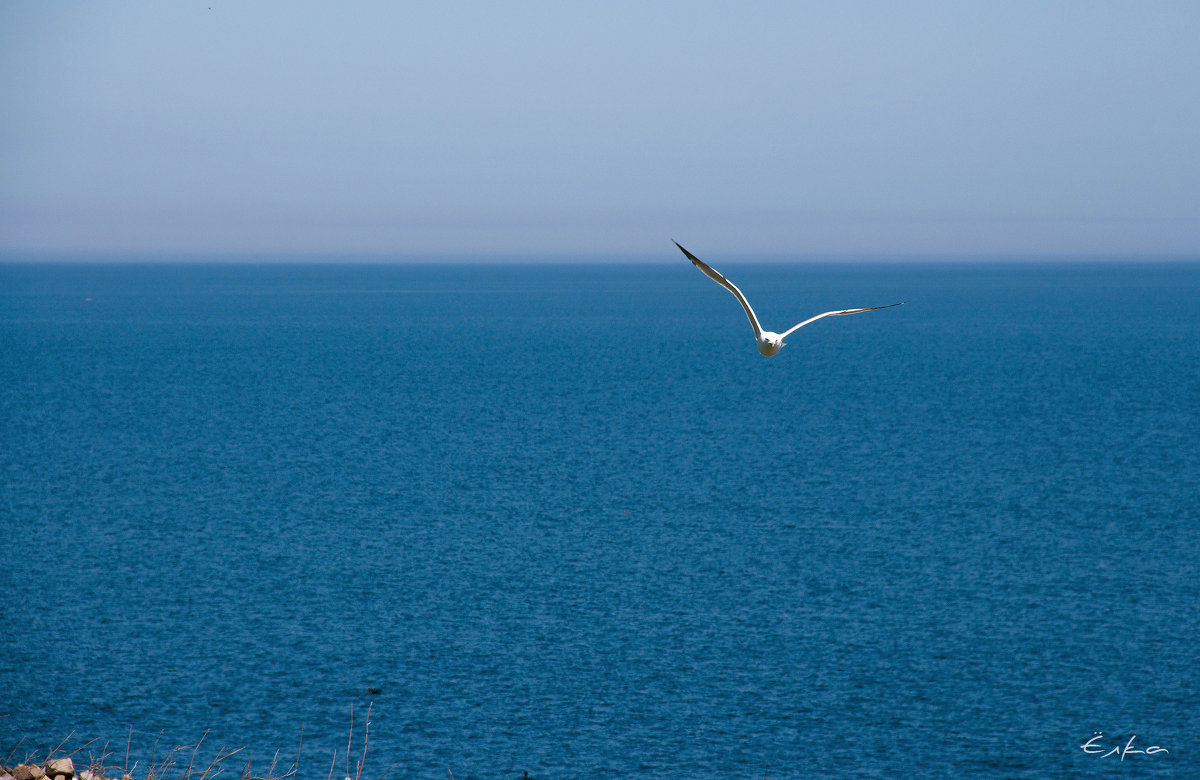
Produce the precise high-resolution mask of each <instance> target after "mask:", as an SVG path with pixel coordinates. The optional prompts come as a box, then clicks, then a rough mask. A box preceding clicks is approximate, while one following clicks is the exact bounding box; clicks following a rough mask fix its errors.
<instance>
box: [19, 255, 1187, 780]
mask: <svg viewBox="0 0 1200 780" xmlns="http://www.w3.org/2000/svg"><path fill="white" fill-rule="evenodd" d="M718 266H719V267H721V270H723V271H725V272H726V273H728V275H729V276H730V277H731V278H733V279H734V280H735V281H736V282H737V283H738V284H739V285H740V286H741V288H742V289H743V290H744V291H745V292H746V293H747V295H748V296H749V297H750V300H751V301H752V303H753V304H754V305H755V308H756V310H757V312H758V314H759V316H760V317H762V319H763V320H764V324H765V325H766V326H767V327H769V328H772V329H775V330H783V329H784V328H786V327H788V326H790V325H791V324H793V323H794V322H796V321H799V320H800V319H804V318H806V317H808V316H811V315H813V314H816V313H818V312H821V311H826V310H828V309H833V308H846V307H853V306H875V305H881V304H889V303H894V302H897V301H904V302H905V305H904V306H901V307H896V308H892V309H886V310H884V311H878V312H869V313H864V314H861V315H855V316H852V317H837V318H828V319H824V320H821V321H819V322H816V323H814V324H812V325H810V326H808V327H806V328H804V329H802V330H800V331H798V332H797V333H795V334H793V335H792V336H791V337H789V339H788V342H789V343H788V346H787V347H786V348H785V349H784V350H783V351H782V352H781V353H780V354H779V355H778V356H777V357H774V358H764V357H762V356H760V355H759V354H758V353H757V351H756V350H755V347H754V342H753V338H752V335H751V331H750V328H749V325H748V324H747V322H746V319H745V317H744V315H743V314H742V311H741V309H740V308H739V307H738V304H737V302H736V301H735V300H734V299H733V297H732V296H730V295H729V294H728V293H727V292H725V291H724V290H722V289H720V288H719V287H718V286H717V285H715V284H713V283H712V282H711V281H710V280H708V279H706V278H704V276H703V275H701V274H700V273H698V272H697V271H696V269H694V268H692V267H691V266H690V265H689V264H688V263H687V262H686V261H684V260H682V259H680V260H679V262H675V263H660V264H644V265H638V264H625V265H603V264H581V265H571V264H561V265H554V264H524V265H523V264H504V265H486V264H481V265H470V264H450V265H432V264H431V265H417V264H410V265H386V264H380V265H369V264H328V265H322V264H261V265H255V264H203V263H191V264H159V265H156V264H121V263H110V264H102V263H101V264H86V263H80V264H52V263H47V264H37V263H27V264H22V263H8V264H4V265H0V539H2V541H0V550H2V551H3V565H0V637H2V638H0V716H3V717H0V761H2V760H3V759H4V758H5V756H6V755H10V754H9V751H10V750H12V751H14V752H15V754H16V756H17V757H18V758H20V757H21V756H22V755H23V754H24V753H25V752H27V751H31V750H33V749H34V748H38V749H40V750H42V751H43V752H44V751H45V750H46V749H48V748H52V747H54V746H55V745H57V744H58V743H60V742H61V741H62V740H64V739H66V738H67V737H68V736H70V741H71V745H72V746H77V745H82V744H84V743H85V742H86V741H87V740H90V739H93V738H95V739H97V742H96V743H93V745H92V746H91V747H88V748H86V749H84V750H83V751H82V752H81V753H79V754H77V755H76V761H77V763H79V762H80V761H81V760H82V761H83V763H86V762H87V761H86V757H87V756H88V754H89V753H93V752H96V751H98V750H99V749H100V748H101V746H102V745H103V744H104V743H106V742H108V743H110V745H109V751H110V752H111V753H114V754H116V755H115V757H114V758H112V759H111V760H110V761H109V763H110V764H117V765H120V764H123V763H124V762H125V753H126V751H127V750H128V751H129V753H130V757H129V759H128V763H129V764H132V763H134V762H135V761H138V762H140V766H141V767H142V768H143V769H144V768H145V767H147V766H148V765H149V764H150V763H153V761H154V760H155V755H157V758H158V759H161V758H162V755H163V753H164V752H165V750H164V748H169V747H174V746H180V745H194V744H195V743H196V742H197V740H199V739H200V738H201V737H204V740H205V741H204V747H203V748H202V750H210V749H211V750H215V749H216V748H217V747H219V746H227V747H230V748H232V747H243V748H244V752H243V753H242V754H240V757H250V756H251V754H252V757H253V762H254V764H253V766H254V770H253V774H266V773H267V770H268V768H269V764H270V761H271V757H272V755H273V754H274V753H275V751H279V758H278V759H277V761H278V763H279V764H280V765H281V766H290V765H292V764H293V762H294V760H295V758H296V754H297V748H299V754H300V758H299V767H298V769H299V772H298V774H299V776H300V777H302V778H305V779H306V780H307V779H308V778H316V780H324V778H326V777H327V775H328V774H329V773H331V771H332V772H333V776H334V777H339V778H340V777H341V776H342V775H343V774H345V767H344V766H343V762H344V759H345V751H346V747H347V741H348V735H349V734H351V730H350V714H351V708H353V712H354V718H355V724H354V730H355V731H354V736H353V739H354V742H353V745H352V749H351V753H352V758H353V760H354V762H357V761H358V760H359V759H360V758H361V756H360V754H359V751H360V750H361V749H362V742H361V740H362V737H363V733H362V726H363V723H364V721H365V720H366V715H367V708H368V706H370V708H371V709H370V721H371V723H370V731H369V737H368V739H369V742H368V753H367V757H366V762H365V769H364V771H363V778H364V780H378V778H380V777H382V776H384V775H386V776H387V777H392V778H399V777H403V778H440V779H444V778H447V777H448V776H449V773H452V774H453V777H454V778H457V780H463V778H519V777H521V776H522V774H523V773H524V772H528V774H529V776H530V777H532V778H539V779H551V778H605V777H610V778H617V777H621V778H626V777H645V778H735V777H736V778H748V779H757V778H763V777H767V778H807V777H845V778H965V777H971V778H1048V779H1051V780H1053V779H1055V778H1077V777H1104V778H1109V777H1155V778H1158V777H1200V660H1198V659H1200V265H1197V264H1194V263H1175V264H1154V263H1134V262H1130V263H1118V262H1106V263H1086V262H1076V263H1008V264H1006V263H977V264H971V263H961V264H936V263H927V264H903V265H896V264H891V265H887V264H799V265H783V264H762V265H755V264H745V265H738V264H733V265H730V264H724V265H722V264H720V263H718ZM22 740H23V741H22ZM1089 740H1090V742H1089ZM1087 745H1090V746H1091V747H1092V748H1094V750H1091V749H1086V746H1087ZM1151 747H1154V748H1158V750H1154V751H1149V752H1137V751H1146V750H1147V749H1148V748H1151ZM1113 748H1120V751H1119V752H1117V753H1114V752H1113ZM334 751H337V754H336V758H334ZM334 760H336V764H337V766H336V768H335V771H334V770H331V769H330V763H331V761H334ZM14 763H15V761H14ZM234 763H235V764H236V762H234ZM240 771H241V770H240V765H237V766H234V767H233V768H231V769H229V770H228V771H227V772H226V774H225V775H224V776H225V777H237V776H240ZM355 773H356V772H355V769H354V767H353V766H352V767H351V771H350V774H351V775H354V774H355Z"/></svg>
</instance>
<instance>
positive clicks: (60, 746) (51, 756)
mask: <svg viewBox="0 0 1200 780" xmlns="http://www.w3.org/2000/svg"><path fill="white" fill-rule="evenodd" d="M73 736H75V732H74V730H72V731H71V733H70V734H67V738H66V739H64V740H63V741H62V742H59V743H58V747H56V748H54V750H51V751H50V752H49V753H47V754H46V760H47V761H49V760H50V759H52V758H54V754H55V753H57V752H58V751H59V750H61V749H62V746H63V745H65V744H67V742H69V741H70V739H71V737H73Z"/></svg>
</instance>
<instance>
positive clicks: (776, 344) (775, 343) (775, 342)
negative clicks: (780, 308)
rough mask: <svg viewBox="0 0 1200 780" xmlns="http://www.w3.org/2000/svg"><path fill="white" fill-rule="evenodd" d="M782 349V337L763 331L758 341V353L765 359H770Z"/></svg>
mask: <svg viewBox="0 0 1200 780" xmlns="http://www.w3.org/2000/svg"><path fill="white" fill-rule="evenodd" d="M781 349H783V337H782V336H780V335H779V334H778V333H771V332H769V331H764V332H763V334H762V336H761V337H760V338H759V339H758V351H759V352H761V353H762V354H763V355H766V356H767V357H771V356H772V355H775V354H777V353H778V352H779V350H781Z"/></svg>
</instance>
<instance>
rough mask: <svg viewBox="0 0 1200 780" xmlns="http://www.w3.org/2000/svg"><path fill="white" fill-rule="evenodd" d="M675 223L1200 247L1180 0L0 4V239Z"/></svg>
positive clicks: (257, 243) (188, 239) (624, 242)
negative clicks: (1105, 0)
mask: <svg viewBox="0 0 1200 780" xmlns="http://www.w3.org/2000/svg"><path fill="white" fill-rule="evenodd" d="M672 237H674V238H677V239H679V240H680V241H681V242H683V243H684V244H685V245H687V246H689V248H692V249H693V250H694V251H696V252H697V253H698V254H700V255H701V256H702V257H703V256H705V255H707V256H710V257H713V256H722V257H723V259H724V258H725V257H733V256H735V255H752V254H755V253H763V252H766V253H776V254H783V255H794V256H800V257H825V256H829V257H833V256H852V255H858V254H864V253H865V254H870V255H875V256H889V255H897V256H909V257H911V256H914V255H918V256H920V255H956V256H967V257H970V256H979V255H996V254H1013V253H1015V254H1026V255H1028V254H1049V255H1062V254H1103V255H1191V256H1200V3H1197V2H1194V0H1188V1H1187V2H1150V1H1139V2H1127V3H1112V2H1096V1H1089V2H1052V1H1051V0H1040V1H1039V2H1013V1H1012V0H1009V1H1007V2H996V3H982V2H945V3H928V2H902V3H901V2H887V3H882V2H881V3H859V2H812V3H807V2H778V3H772V2H746V1H744V0H743V1H740V2H721V3H711V2H653V1H651V2H646V1H645V0H638V1H637V2H613V1H611V0H609V1H607V2H588V3H571V2H561V1H559V2H545V3H534V2H436V3H435V2H427V3H425V2H338V3H334V2H320V3H316V2H303V1H300V0H289V2H286V3H285V2H236V3H229V2H223V1H222V0H203V2H200V3H188V2H162V0H155V1H154V2H133V1H130V2H95V1H93V0H86V1H85V0H73V1H67V0H62V1H61V2H54V1H53V0H29V1H24V0H6V2H4V3H3V4H0V251H4V252H8V253H10V254H11V253H12V252H13V251H17V250H29V249H46V250H98V251H157V250H164V251H179V252H318V253H350V252H385V253H394V254H398V255H417V254H424V253H445V254H454V253H462V252H466V253H493V252H494V253H504V254H514V253H515V254H520V253H554V254H559V253H588V254H621V255H627V256H635V257H655V256H658V255H663V256H664V257H665V256H668V255H669V254H670V253H671V252H674V251H675V250H674V247H673V246H672V245H671V244H670V242H669V239H670V238H672ZM718 253H720V254H719V255H718Z"/></svg>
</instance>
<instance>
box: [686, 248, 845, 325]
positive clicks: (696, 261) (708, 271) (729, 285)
mask: <svg viewBox="0 0 1200 780" xmlns="http://www.w3.org/2000/svg"><path fill="white" fill-rule="evenodd" d="M671 242H672V243H674V244H675V246H677V247H679V251H681V252H683V253H684V254H685V255H687V259H688V260H691V261H692V265H694V266H696V267H697V268H699V269H700V270H701V271H703V272H704V275H705V276H707V277H708V278H709V279H712V280H713V281H714V282H716V283H717V284H719V285H721V286H722V287H724V288H725V289H726V290H729V292H731V293H733V296H734V297H735V298H737V299H738V303H740V304H742V308H743V309H745V310H746V318H747V319H749V320H750V325H751V326H753V328H754V338H756V339H757V338H761V337H762V332H763V329H762V325H759V324H758V317H755V316H754V309H751V308H750V302H749V301H747V300H746V296H745V295H742V291H741V290H739V289H738V288H737V286H736V285H735V284H734V283H733V282H731V281H729V280H728V279H726V278H725V277H724V276H721V274H719V273H717V271H716V270H714V269H713V267H712V266H710V265H708V263H705V262H704V261H703V260H701V259H700V258H698V257H696V256H695V255H694V254H692V253H691V252H689V251H687V250H686V249H684V248H683V247H682V246H681V245H680V244H679V242H678V241H676V240H675V239H671ZM830 314H849V312H830ZM821 316H822V317H824V316H825V315H824V314H822V315H821ZM800 324H801V325H803V324H805V323H800ZM796 327H797V328H798V327H800V325H797V326H796Z"/></svg>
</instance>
